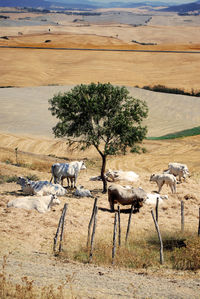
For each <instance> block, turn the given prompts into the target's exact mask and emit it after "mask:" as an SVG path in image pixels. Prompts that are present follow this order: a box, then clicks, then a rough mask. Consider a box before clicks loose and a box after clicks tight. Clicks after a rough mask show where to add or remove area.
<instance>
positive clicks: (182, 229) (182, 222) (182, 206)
mask: <svg viewBox="0 0 200 299" xmlns="http://www.w3.org/2000/svg"><path fill="white" fill-rule="evenodd" d="M181 232H182V233H183V232H184V201H183V200H181Z"/></svg>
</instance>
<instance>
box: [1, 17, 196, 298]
mask: <svg viewBox="0 0 200 299" xmlns="http://www.w3.org/2000/svg"><path fill="white" fill-rule="evenodd" d="M18 17H19V16H18ZM58 17H59V18H60V19H58V20H55V21H58V22H59V25H57V26H50V27H49V26H31V27H30V26H21V27H0V36H5V35H6V36H9V40H5V39H0V45H19V46H20V45H21V46H25V45H28V46H42V47H47V46H50V45H51V46H52V47H58V46H59V47H62V46H65V47H82V48H83V47H95V48H111V47H112V48H114V49H129V47H130V49H144V47H142V46H140V45H135V44H134V45H133V44H132V42H131V40H133V39H134V40H137V41H139V42H146V43H148V42H153V43H157V44H158V45H156V46H155V48H154V47H153V48H154V49H159V50H160V49H161V50H162V49H168V50H169V49H170V50H177V49H178V50H180V49H181V50H192V51H197V50H198V51H199V44H200V36H199V32H198V29H199V27H198V26H199V24H198V21H197V19H195V18H193V17H191V19H193V20H192V21H191V22H185V21H184V20H185V19H184V18H182V19H180V18H179V19H177V18H176V17H175V16H174V15H170V16H168V17H167V18H164V17H162V16H159V15H155V16H154V17H153V18H152V19H151V21H150V23H149V25H148V26H141V27H131V26H128V25H123V24H120V25H119V24H106V25H95V24H93V25H90V26H86V25H82V24H75V23H73V22H72V21H73V20H72V19H71V20H69V19H64V18H63V17H62V16H60V15H59V16H58ZM169 20H170V23H169ZM188 23H189V25H188ZM184 24H187V26H184ZM177 25H178V26H177ZM179 25H180V26H179ZM49 28H50V29H51V32H50V33H49ZM18 32H21V33H23V35H19V34H18ZM47 39H50V40H51V42H50V43H45V40H47ZM145 49H152V47H149V46H145ZM199 55H200V54H170V53H165V54H161V53H151V54H150V53H119V52H116V53H115V52H113V53H110V52H82V51H81V52H78V51H58V50H31V49H28V50H26V49H0V71H1V75H0V86H8V85H11V86H15V87H17V86H21V87H25V88H9V89H8V88H5V89H4V88H2V89H0V101H1V110H0V130H1V133H0V143H1V147H0V161H1V162H0V174H1V175H10V176H11V175H21V176H25V175H28V174H37V175H38V176H39V178H40V179H50V176H51V175H50V166H51V164H52V163H54V162H55V161H60V160H58V159H57V158H54V157H53V156H54V155H55V156H57V157H65V158H68V159H70V160H71V159H72V160H75V159H84V158H85V159H86V163H87V170H86V171H83V172H81V173H80V176H79V178H78V184H81V185H83V186H84V187H85V188H88V189H89V190H91V192H92V194H93V195H94V196H97V195H98V196H99V199H98V206H99V208H100V209H99V212H98V220H97V232H96V237H95V240H101V241H103V240H105V242H106V241H107V242H110V243H112V232H113V222H114V215H113V214H112V213H109V212H108V211H107V209H108V208H109V206H108V201H107V195H106V194H104V195H103V194H102V193H101V190H102V183H101V182H92V181H90V180H89V178H90V177H91V176H95V175H99V172H100V164H101V162H100V157H99V155H98V153H97V152H96V151H95V150H94V149H92V148H91V149H89V150H87V151H85V152H79V151H77V150H70V149H68V148H67V147H66V143H65V141H64V140H55V139H53V138H52V135H51V134H52V133H51V128H52V126H53V125H54V124H55V119H53V118H52V116H51V115H50V112H49V111H48V110H47V109H48V99H49V98H50V97H52V96H53V94H54V93H57V92H58V91H62V92H63V91H65V90H69V89H70V88H71V87H72V86H74V85H75V84H80V83H90V82H91V81H93V82H98V81H100V82H108V81H109V82H111V83H113V84H118V85H120V86H121V85H125V86H128V88H129V90H130V93H131V95H133V96H135V97H138V98H141V99H143V100H145V101H147V103H148V105H149V108H150V110H149V116H148V119H147V125H148V128H149V133H148V134H149V135H151V136H155V135H156V136H159V135H164V134H166V133H171V132H176V131H179V130H183V129H187V128H191V127H194V126H199V111H200V110H199V108H200V107H199V99H197V98H193V97H183V96H174V95H169V94H160V93H152V92H149V91H145V90H142V89H139V88H134V87H133V86H135V85H139V86H143V85H151V84H153V85H154V84H164V85H166V86H170V87H178V88H185V89H188V90H191V89H192V88H194V89H199V69H200V65H199V64H200V56H199ZM49 84H50V85H51V84H60V86H48V85H49ZM44 85H46V86H44ZM36 86H37V87H36ZM143 146H144V147H145V148H146V149H147V153H145V154H142V155H137V154H128V155H126V156H116V157H110V158H109V159H108V162H107V168H112V169H123V170H132V171H135V172H136V173H138V174H139V175H140V179H139V181H138V182H137V183H134V184H133V186H136V187H138V186H141V187H143V188H144V190H145V191H147V192H153V191H155V190H157V187H156V185H154V184H151V183H150V182H149V177H150V174H151V173H153V172H162V171H163V170H164V169H166V168H167V165H168V163H169V162H172V161H177V162H182V163H185V164H187V165H188V167H189V170H190V172H191V177H190V178H188V179H187V181H186V182H183V183H182V184H179V185H177V194H175V195H172V194H171V192H170V191H169V188H168V187H166V186H164V187H163V190H162V192H161V193H162V194H166V195H168V197H169V199H168V200H166V202H165V203H164V205H163V206H161V207H160V212H159V226H160V229H161V232H162V233H166V232H174V233H176V232H180V228H181V223H180V222H181V217H180V202H181V200H184V203H185V230H186V231H188V232H194V231H197V228H198V220H199V219H198V209H199V200H200V199H199V194H200V183H199V178H200V159H199V157H200V153H199V148H200V136H195V137H189V138H184V139H178V140H168V141H147V140H146V141H144V144H143ZM15 148H18V159H19V160H20V161H21V162H22V163H25V164H31V165H34V166H35V168H36V169H37V170H31V169H30V167H26V168H23V167H16V166H14V165H11V164H7V163H5V161H7V160H8V161H11V162H12V163H15V162H16V156H15ZM123 183H124V184H127V182H123ZM18 196H21V192H20V188H19V185H17V184H15V183H5V184H1V185H0V199H1V200H0V231H1V234H0V241H1V242H0V252H1V256H2V257H3V256H4V255H6V256H7V265H6V271H7V274H8V275H9V274H11V275H12V276H11V279H12V280H13V281H15V282H19V281H20V280H21V277H23V276H26V277H27V278H28V280H34V285H36V286H48V285H50V284H53V285H54V286H55V287H57V286H58V285H60V284H61V283H62V282H66V286H65V288H66V290H68V293H69V298H70V296H71V297H73V296H74V297H75V296H77V297H78V298H103V297H104V298H105V297H106V298H119V297H121V298H188V299H189V298H199V293H200V273H199V271H196V272H187V271H184V272H183V271H174V270H173V271H172V270H170V269H168V268H167V266H165V265H163V266H159V252H158V265H157V267H156V268H154V269H152V268H149V269H138V270H130V269H119V268H117V267H115V266H108V267H100V266H96V265H93V264H91V265H88V264H86V265H85V264H79V263H76V262H72V261H71V257H70V252H71V251H73V250H76V249H78V246H79V245H80V244H83V245H84V244H85V243H86V239H87V226H88V223H89V220H90V216H91V211H92V207H93V199H92V198H81V199H79V198H76V197H74V196H73V195H72V194H71V192H69V193H68V194H67V195H66V196H65V197H62V198H61V205H60V206H56V207H55V208H53V209H52V211H50V212H48V213H46V214H44V215H42V214H39V213H37V212H36V211H25V210H21V209H14V208H11V209H8V208H7V207H6V205H7V202H8V201H10V200H11V199H13V198H16V197H18ZM185 196H188V197H189V200H185V199H184V197H185ZM64 203H68V211H67V217H66V228H65V234H64V243H63V247H64V250H65V253H67V258H65V259H64V260H63V261H59V260H58V259H57V258H55V257H54V256H53V253H52V245H53V238H54V236H55V232H56V229H57V225H58V221H59V218H60V215H61V210H62V208H63V205H64ZM152 208H154V207H151V206H144V207H143V208H142V209H141V211H140V213H137V214H134V215H133V222H132V225H131V231H130V236H131V238H142V236H148V235H151V234H153V233H155V228H154V225H153V220H152V217H151V213H150V211H151V209H152ZM121 222H122V236H123V242H124V237H125V232H126V227H127V222H128V214H125V213H122V216H121Z"/></svg>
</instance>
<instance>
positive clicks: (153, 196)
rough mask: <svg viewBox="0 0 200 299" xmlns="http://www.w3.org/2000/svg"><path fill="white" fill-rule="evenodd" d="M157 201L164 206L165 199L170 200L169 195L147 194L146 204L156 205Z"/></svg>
mask: <svg viewBox="0 0 200 299" xmlns="http://www.w3.org/2000/svg"><path fill="white" fill-rule="evenodd" d="M157 199H158V200H159V203H160V204H162V203H163V201H164V200H165V199H168V196H167V195H163V196H161V195H160V194H158V193H147V198H146V200H145V202H144V204H147V205H156V202H157Z"/></svg>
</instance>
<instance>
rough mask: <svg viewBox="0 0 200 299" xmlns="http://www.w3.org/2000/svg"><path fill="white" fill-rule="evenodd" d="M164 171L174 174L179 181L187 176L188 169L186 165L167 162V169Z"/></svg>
mask: <svg viewBox="0 0 200 299" xmlns="http://www.w3.org/2000/svg"><path fill="white" fill-rule="evenodd" d="M165 173H170V174H173V175H174V176H178V178H179V182H181V178H183V179H184V180H185V179H186V177H187V176H189V170H188V167H187V165H185V164H181V163H176V162H173V163H169V164H168V169H167V170H166V171H165Z"/></svg>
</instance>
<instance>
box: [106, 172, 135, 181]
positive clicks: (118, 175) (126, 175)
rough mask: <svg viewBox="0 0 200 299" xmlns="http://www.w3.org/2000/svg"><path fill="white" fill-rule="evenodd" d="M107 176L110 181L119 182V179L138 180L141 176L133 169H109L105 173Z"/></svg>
mask: <svg viewBox="0 0 200 299" xmlns="http://www.w3.org/2000/svg"><path fill="white" fill-rule="evenodd" d="M105 178H106V180H107V181H108V182H117V181H129V182H136V181H137V180H138V178H139V175H138V174H137V173H135V172H133V171H123V170H111V169H109V170H108V171H107V172H106V174H105Z"/></svg>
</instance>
